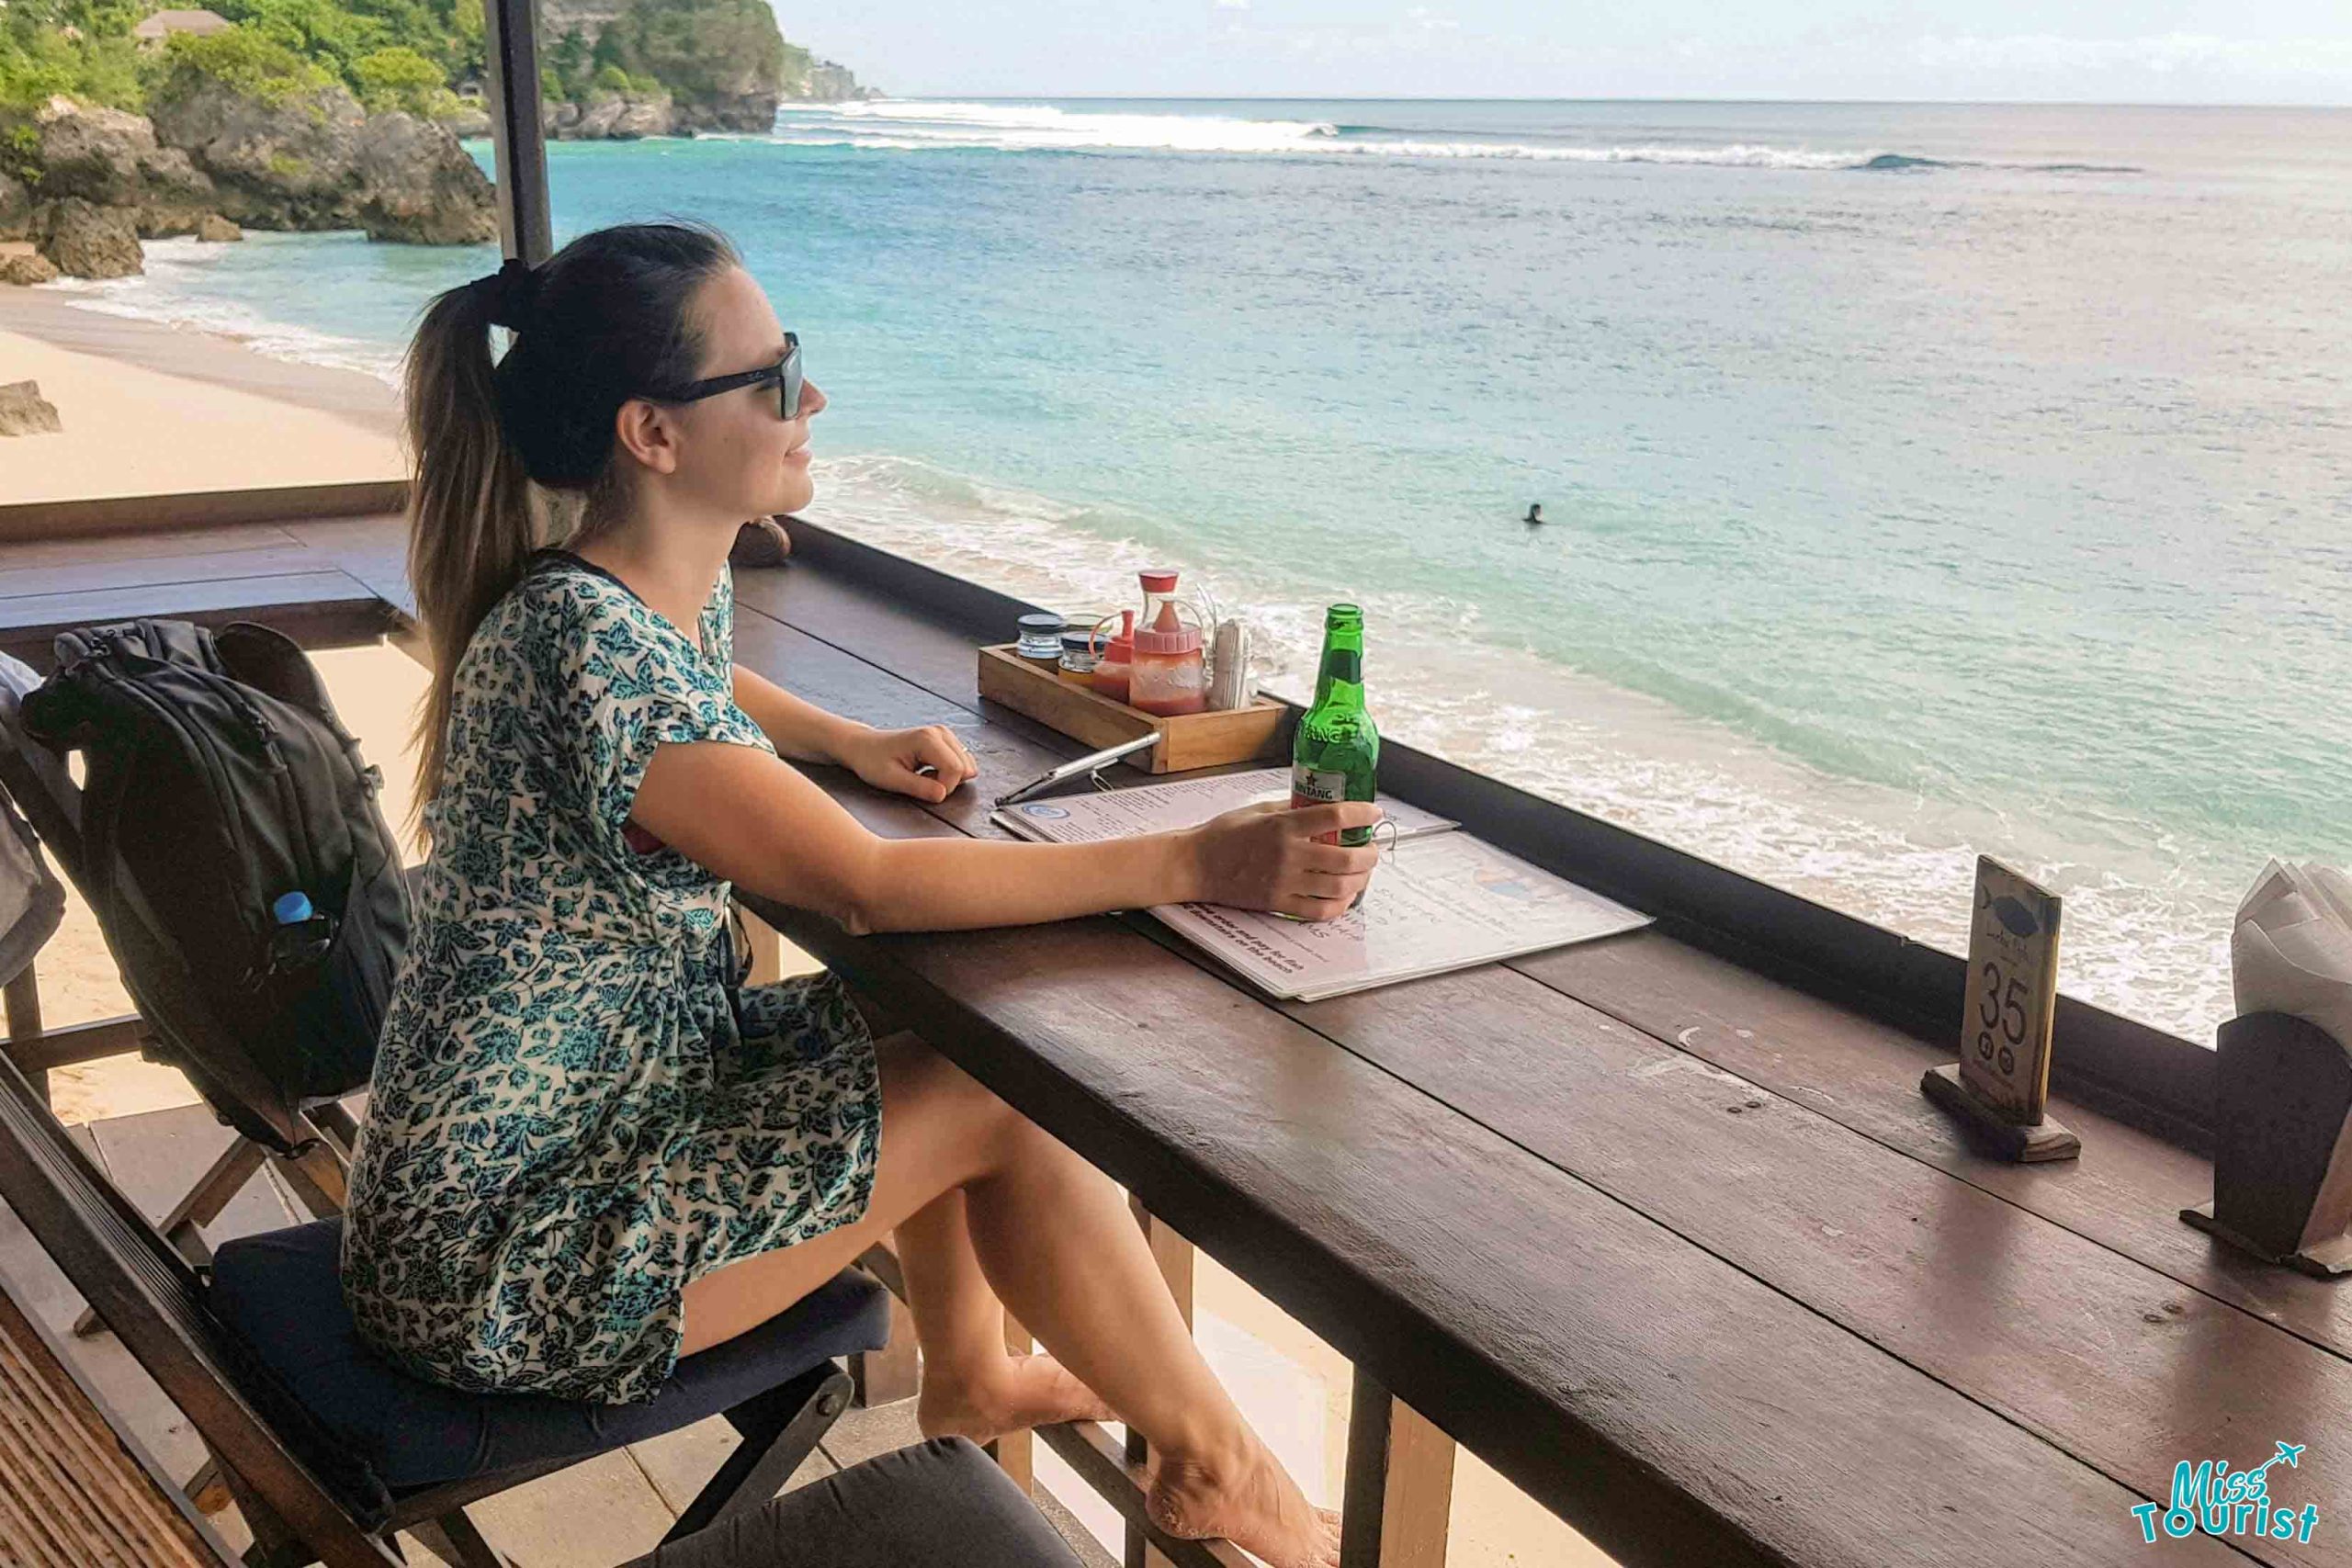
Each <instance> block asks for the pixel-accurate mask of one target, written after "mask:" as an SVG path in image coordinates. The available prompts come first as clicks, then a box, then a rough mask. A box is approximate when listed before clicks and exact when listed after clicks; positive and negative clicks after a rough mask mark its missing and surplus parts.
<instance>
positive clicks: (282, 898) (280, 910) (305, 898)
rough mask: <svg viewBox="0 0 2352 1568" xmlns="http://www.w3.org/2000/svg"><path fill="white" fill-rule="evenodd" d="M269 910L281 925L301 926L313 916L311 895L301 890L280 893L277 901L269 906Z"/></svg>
mask: <svg viewBox="0 0 2352 1568" xmlns="http://www.w3.org/2000/svg"><path fill="white" fill-rule="evenodd" d="M269 912H270V913H271V914H272V915H273V916H275V917H276V918H277V923H278V924H279V925H281V926H299V925H300V924H301V923H302V922H303V921H304V920H307V919H310V918H311V896H310V895H309V894H308V893H299V892H298V893H284V894H280V895H279V896H278V899H277V903H275V904H272V905H271V906H270V907H269Z"/></svg>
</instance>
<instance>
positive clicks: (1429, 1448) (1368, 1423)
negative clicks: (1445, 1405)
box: [1340, 1367, 1453, 1568]
mask: <svg viewBox="0 0 2352 1568" xmlns="http://www.w3.org/2000/svg"><path fill="white" fill-rule="evenodd" d="M1452 1515H1453V1438H1449V1437H1447V1436H1446V1435H1445V1434H1444V1433H1443V1432H1441V1431H1439V1430H1438V1429H1437V1427H1434V1426H1432V1425H1431V1424H1430V1422H1429V1421H1428V1420H1426V1419H1424V1418H1423V1417H1422V1416H1420V1415H1419V1413H1418V1412H1417V1411H1415V1410H1414V1409H1413V1408H1412V1407H1411V1406H1410V1405H1408V1404H1406V1403H1405V1402H1404V1401H1403V1400H1400V1399H1396V1398H1393V1397H1391V1396H1390V1394H1389V1393H1388V1391H1387V1390H1386V1389H1385V1388H1383V1387H1381V1386H1380V1384H1379V1383H1378V1382H1374V1380H1373V1379H1372V1378H1371V1377H1370V1376H1368V1375H1366V1373H1365V1372H1364V1370H1363V1368H1362V1367H1358V1368H1357V1369H1356V1370H1355V1396H1354V1400H1353V1403H1352V1406H1351V1411H1350V1414H1349V1418H1348V1481H1347V1495H1346V1497H1345V1498H1344V1499H1343V1502H1342V1506H1341V1510H1340V1568H1445V1544H1446V1530H1447V1527H1448V1524H1449V1522H1450V1520H1451V1518H1452Z"/></svg>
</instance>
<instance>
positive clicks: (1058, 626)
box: [1021, 611, 1066, 637]
mask: <svg viewBox="0 0 2352 1568" xmlns="http://www.w3.org/2000/svg"><path fill="white" fill-rule="evenodd" d="M1065 624H1066V623H1064V621H1063V620H1062V618H1061V617H1060V616H1059V615H1053V614H1051V613H1050V612H1043V611H1040V612H1034V613H1032V614H1030V615H1023V616H1022V617H1021V629H1022V630H1023V631H1024V632H1039V633H1044V632H1051V633H1053V634H1054V635H1055V636H1056V637H1059V636H1060V635H1061V630H1062V626H1064V625H1065Z"/></svg>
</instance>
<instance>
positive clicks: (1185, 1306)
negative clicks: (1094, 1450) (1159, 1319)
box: [1125, 1198, 1193, 1568]
mask: <svg viewBox="0 0 2352 1568" xmlns="http://www.w3.org/2000/svg"><path fill="white" fill-rule="evenodd" d="M1128 1207H1130V1208H1132V1209H1133V1210H1134V1211H1135V1215H1136V1224H1139V1225H1141V1226H1142V1227H1143V1235H1144V1239H1145V1240H1146V1241H1147V1242H1148V1243H1150V1244H1151V1255H1152V1257H1153V1258H1155V1259H1156V1260H1158V1262H1159V1273H1160V1277H1161V1278H1162V1279H1164V1280H1167V1281H1168V1290H1169V1293H1170V1294H1171V1295H1173V1296H1174V1297H1175V1298H1176V1310H1177V1311H1178V1312H1180V1313H1182V1314H1184V1326H1185V1327H1187V1328H1190V1327H1192V1326H1193V1244H1192V1243H1191V1242H1189V1241H1186V1240H1185V1239H1184V1238H1183V1237H1182V1236H1181V1235H1177V1234H1176V1233H1175V1232H1174V1231H1172V1230H1170V1229H1169V1228H1168V1224H1167V1222H1166V1221H1164V1220H1159V1219H1155V1218H1153V1217H1152V1213H1151V1211H1150V1210H1148V1209H1147V1208H1145V1207H1144V1206H1143V1204H1142V1203H1141V1202H1140V1201H1137V1200H1136V1199H1133V1198H1130V1199H1129V1200H1128ZM1148 1447H1149V1445H1148V1444H1147V1443H1146V1442H1145V1441H1144V1440H1143V1438H1142V1436H1141V1435H1140V1434H1138V1433H1137V1432H1136V1430H1135V1429H1134V1428H1133V1427H1129V1428H1128V1430H1127V1462H1128V1463H1130V1464H1133V1465H1136V1466H1141V1465H1143V1464H1144V1463H1145V1462H1146V1461H1147V1460H1148V1458H1149V1455H1148V1451H1147V1450H1148ZM1125 1568H1170V1565H1169V1562H1168V1559H1167V1558H1165V1557H1163V1556H1162V1555H1160V1553H1159V1551H1157V1550H1155V1549H1154V1548H1153V1546H1152V1545H1151V1543H1150V1542H1149V1541H1148V1540H1145V1539H1144V1533H1143V1527H1142V1526H1141V1525H1137V1524H1133V1523H1130V1524H1129V1525H1128V1526H1127V1539H1126V1551H1125Z"/></svg>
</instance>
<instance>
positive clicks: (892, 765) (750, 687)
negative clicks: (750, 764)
mask: <svg viewBox="0 0 2352 1568" xmlns="http://www.w3.org/2000/svg"><path fill="white" fill-rule="evenodd" d="M735 705H736V706H737V707H739V708H741V709H742V710H743V711H744V712H745V713H747V714H749V715H750V716H751V717H752V723H753V724H756V725H758V726H759V727H760V728H761V729H762V730H763V732H764V733H765V734H766V735H767V738H768V743H769V744H770V745H772V746H774V747H775V750H776V754H777V755H778V756H780V757H789V758H791V759H792V760H793V761H800V762H832V763H836V764H838V765H839V766H841V767H844V768H847V769H848V770H849V771H850V772H852V773H855V774H856V775H857V776H858V777H859V778H862V779H864V780H865V782H866V783H867V784H872V785H874V786H875V787H876V789H887V790H892V791H895V792H897V793H898V794H899V795H912V796H914V797H915V798H916V799H917V800H931V801H939V800H945V799H946V798H947V797H948V796H949V795H953V794H955V793H956V786H957V785H959V784H963V783H964V781H965V780H967V779H969V778H974V777H977V776H978V773H979V771H980V770H979V765H978V763H976V762H975V761H972V754H971V753H970V752H969V751H967V750H964V743H963V742H962V741H960V740H958V739H956V732H955V731H954V730H952V729H949V728H947V727H946V726H945V725H943V724H930V725H924V726H922V727H921V728H915V729H876V728H873V727H872V726H870V725H865V724H860V723H858V722H857V721H856V720H855V719H848V718H843V717H842V716H840V715H838V714H831V713H827V712H826V711H825V710H824V709H823V708H820V707H819V706H818V705H816V704H814V703H809V702H803V701H801V699H799V698H798V697H796V696H794V695H793V694H791V693H790V692H787V691H786V690H785V689H784V688H783V687H781V686H779V685H777V684H776V683H775V682H773V681H771V680H769V679H768V678H767V677H766V676H764V675H762V674H761V673H760V672H759V671H756V670H747V669H745V668H744V667H743V666H742V665H741V664H738V665H737V666H735ZM925 768H928V769H930V770H931V772H930V773H922V771H921V770H922V769H925Z"/></svg>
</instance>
